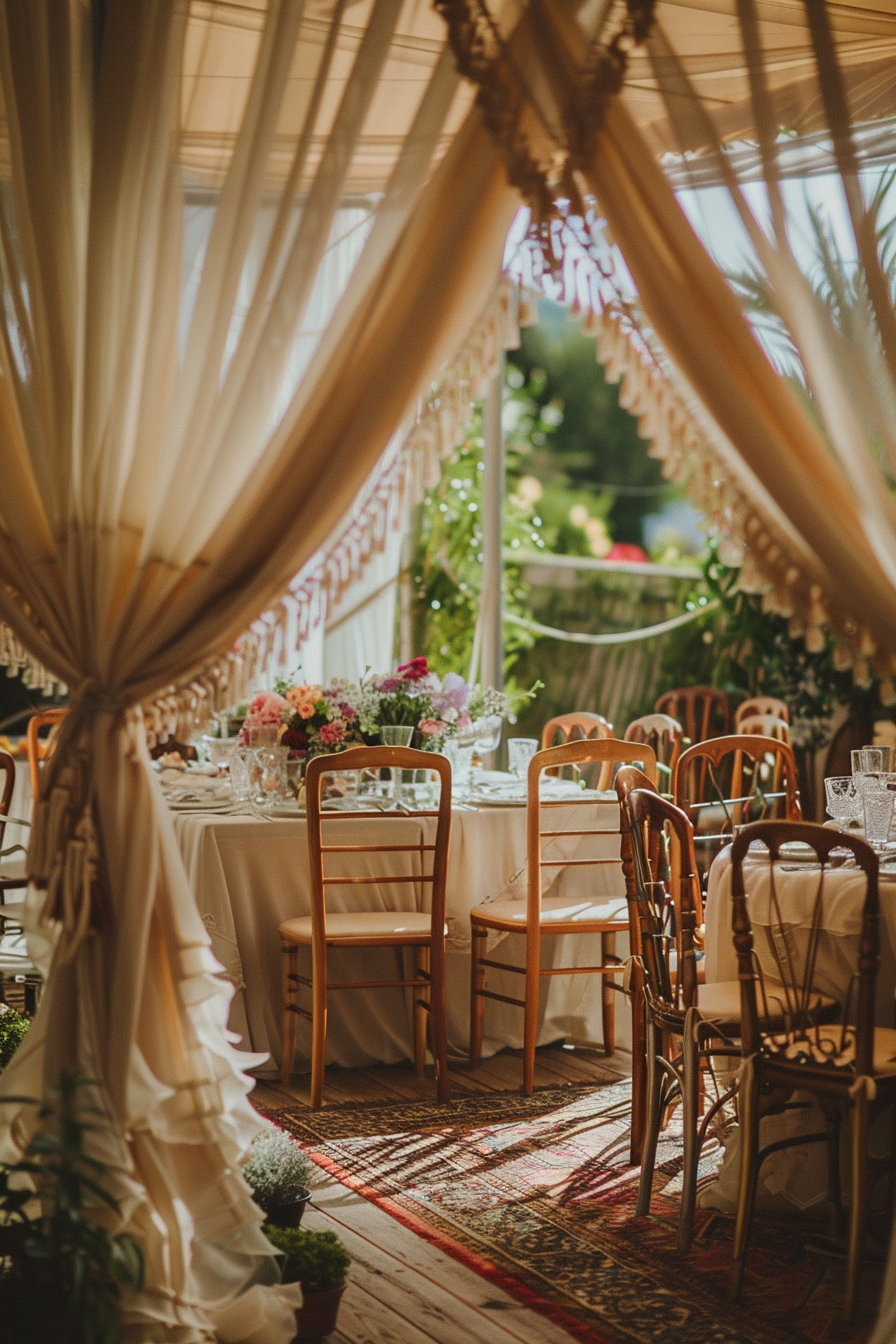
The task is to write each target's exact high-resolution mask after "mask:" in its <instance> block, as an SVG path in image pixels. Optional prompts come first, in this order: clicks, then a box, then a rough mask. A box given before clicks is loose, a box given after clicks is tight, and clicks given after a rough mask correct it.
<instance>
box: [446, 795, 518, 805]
mask: <svg viewBox="0 0 896 1344" xmlns="http://www.w3.org/2000/svg"><path fill="white" fill-rule="evenodd" d="M458 801H459V802H467V803H472V805H473V806H474V807H525V806H526V800H525V798H499V797H496V796H489V795H488V794H478V793H474V794H473V796H472V797H471V798H462V799H458Z"/></svg>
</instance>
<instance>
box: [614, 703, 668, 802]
mask: <svg viewBox="0 0 896 1344" xmlns="http://www.w3.org/2000/svg"><path fill="white" fill-rule="evenodd" d="M681 738H682V728H681V724H680V723H679V722H678V720H677V719H673V718H672V716H671V714H644V715H643V716H642V717H641V718H640V719H632V721H631V723H630V724H629V726H628V727H627V728H626V730H625V733H624V734H623V741H624V742H646V743H647V744H648V745H649V746H651V747H653V750H654V754H655V755H656V765H657V770H658V771H659V772H660V775H661V776H665V780H664V785H665V786H666V787H668V786H669V785H671V781H672V771H673V769H674V767H675V762H676V761H677V760H678V758H679V756H680V755H681Z"/></svg>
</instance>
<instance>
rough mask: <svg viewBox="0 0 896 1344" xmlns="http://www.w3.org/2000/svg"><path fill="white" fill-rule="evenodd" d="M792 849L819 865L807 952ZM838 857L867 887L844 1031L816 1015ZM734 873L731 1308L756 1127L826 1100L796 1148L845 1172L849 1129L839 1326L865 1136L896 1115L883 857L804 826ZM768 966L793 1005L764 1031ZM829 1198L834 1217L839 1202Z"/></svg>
mask: <svg viewBox="0 0 896 1344" xmlns="http://www.w3.org/2000/svg"><path fill="white" fill-rule="evenodd" d="M754 841H761V842H762V843H763V844H764V845H766V846H767V847H768V862H769V865H770V868H771V872H770V884H771V885H770V891H771V900H770V903H769V904H770V910H769V915H768V918H769V919H770V920H771V921H772V922H771V924H770V925H769V927H768V928H766V929H765V931H764V937H763V938H760V939H754V936H753V929H752V927H751V922H750V913H749V906H748V901H747V897H746V889H745V883H744V859H745V857H746V854H747V851H748V849H749V847H750V845H751V844H752V843H753V842H754ZM794 841H799V842H800V843H801V844H803V845H809V846H811V848H812V849H813V850H814V851H815V854H816V858H817V862H818V867H817V868H816V869H814V870H813V871H812V874H811V877H812V883H813V893H814V897H813V902H812V906H811V908H812V912H813V913H812V917H811V921H810V923H809V926H808V928H804V929H802V933H803V937H802V939H801V940H799V939H797V938H796V937H795V926H794V922H793V919H792V912H788V910H787V908H786V906H784V907H783V908H782V904H781V902H780V900H779V897H778V893H777V890H776V887H775V881H774V877H775V864H777V863H778V862H779V860H780V859H781V847H782V846H783V845H785V844H790V843H792V842H794ZM835 848H836V849H844V848H845V849H849V850H851V851H852V855H853V857H854V859H855V862H856V865H857V867H858V869H859V871H860V873H861V876H862V878H863V879H864V885H865V893H864V902H863V907H862V922H861V932H860V935H859V944H858V948H857V951H856V963H857V964H856V970H855V973H854V975H853V977H852V980H851V982H850V989H849V992H848V994H847V996H846V1003H845V1005H844V1011H843V1022H842V1024H841V1025H835V1024H833V1023H830V1022H826V1021H822V1022H819V1020H818V1018H817V1017H816V1016H814V1015H813V1013H812V1011H811V1008H812V1003H813V995H814V993H815V987H814V984H813V975H814V972H815V967H816V959H817V952H818V943H819V935H820V934H821V932H822V931H823V928H824V918H825V904H826V902H825V895H826V891H825V879H826V877H828V878H829V877H830V875H829V874H828V873H827V862H828V859H829V858H830V854H831V851H832V850H833V849H835ZM752 861H755V859H753V860H752ZM731 862H732V898H733V905H732V924H733V930H734V944H735V948H736V950H737V962H738V976H739V978H740V985H741V1024H742V1025H741V1048H742V1052H743V1057H744V1060H745V1061H747V1063H746V1065H745V1069H744V1071H743V1081H742V1084H741V1092H740V1106H739V1118H740V1127H741V1178H740V1188H739V1191H738V1207H737V1218H736V1222H735V1231H734V1251H733V1256H734V1262H733V1265H732V1273H731V1284H730V1290H731V1295H732V1296H733V1297H735V1298H737V1297H738V1296H739V1295H740V1291H741V1284H742V1279H743V1270H744V1262H745V1259H746V1254H747V1247H748V1244H749V1238H750V1227H751V1222H752V1216H753V1206H754V1203H755V1199H756V1184H757V1178H758V1173H759V1167H760V1165H761V1163H762V1161H763V1159H764V1158H765V1157H766V1156H767V1154H768V1152H769V1151H770V1149H769V1148H761V1147H760V1134H759V1124H760V1119H761V1117H762V1116H763V1115H764V1114H766V1113H768V1112H769V1110H770V1109H772V1108H773V1107H774V1103H775V1099H776V1097H780V1096H790V1095H792V1094H793V1093H794V1092H809V1093H810V1094H812V1095H814V1096H815V1097H816V1098H817V1099H818V1100H819V1102H820V1104H821V1108H822V1111H823V1112H824V1113H825V1118H826V1120H827V1121H828V1124H829V1125H830V1128H829V1129H828V1130H826V1131H825V1132H823V1133H819V1134H815V1135H805V1136H803V1137H802V1139H801V1140H800V1141H801V1142H812V1141H815V1142H824V1143H826V1144H827V1145H828V1147H829V1152H830V1167H829V1170H830V1171H831V1173H832V1176H835V1175H837V1174H838V1172H839V1160H838V1157H839V1147H840V1134H839V1127H840V1122H841V1119H842V1118H844V1117H845V1118H847V1119H848V1122H849V1130H850V1152H851V1170H850V1175H849V1183H850V1211H849V1235H848V1242H847V1258H846V1291H845V1295H844V1308H843V1314H844V1317H845V1318H846V1320H850V1319H851V1318H852V1315H853V1311H854V1308H855V1302H856V1293H857V1289H858V1281H859V1268H860V1261H861V1255H862V1245H863V1233H864V1223H865V1214H866V1210H867V1188H866V1187H867V1176H866V1172H867V1164H868V1126H869V1122H870V1118H871V1116H872V1114H873V1113H874V1112H876V1111H877V1110H879V1109H881V1108H882V1107H884V1106H890V1107H892V1106H893V1105H894V1103H896V1031H894V1030H893V1029H892V1028H884V1027H875V1024H874V1014H875V986H876V980H877V973H878V966H879V964H880V902H879V893H878V857H877V855H876V854H875V853H874V851H873V850H872V849H871V847H870V845H868V844H866V843H865V841H864V840H860V839H858V838H857V837H856V836H853V835H850V834H848V833H846V832H842V831H835V830H831V829H830V828H828V827H826V826H818V825H814V824H812V823H809V822H803V823H802V824H793V823H790V822H786V821H766V822H759V823H757V824H755V825H753V826H747V827H745V828H744V830H743V831H742V832H741V833H740V834H739V835H738V836H737V838H736V839H735V841H734V844H733V846H732V851H731ZM807 876H808V874H807ZM834 880H835V881H836V877H835V878H834ZM769 965H771V967H772V968H773V972H774V975H775V976H776V977H777V978H778V979H779V980H780V981H781V982H782V984H783V986H784V989H785V992H786V997H787V1004H788V1012H787V1017H786V1021H785V1022H775V1023H774V1024H773V1025H772V1026H770V1025H769V1024H768V1023H767V1022H764V1021H763V1015H762V1008H763V1005H764V1003H765V1001H766V999H767V997H768V974H767V973H766V972H765V971H764V969H763V967H764V966H765V967H768V966H769ZM854 990H855V991H856V992H855V993H853V991H854ZM794 1142H796V1140H794ZM772 1146H780V1145H772ZM831 1193H832V1195H833V1196H834V1197H836V1199H837V1205H838V1208H839V1204H840V1200H839V1190H834V1191H832V1192H831Z"/></svg>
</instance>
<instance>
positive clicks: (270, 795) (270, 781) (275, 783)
mask: <svg viewBox="0 0 896 1344" xmlns="http://www.w3.org/2000/svg"><path fill="white" fill-rule="evenodd" d="M288 755H289V752H288V750H287V748H286V747H257V748H256V749H255V750H254V751H253V752H252V753H251V756H252V766H251V767H250V769H251V772H252V774H253V779H254V784H255V803H256V805H257V806H258V807H273V806H274V805H275V804H276V803H278V802H282V800H283V795H284V791H285V788H286V758H287V756H288Z"/></svg>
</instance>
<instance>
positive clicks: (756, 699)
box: [734, 695, 790, 733]
mask: <svg viewBox="0 0 896 1344" xmlns="http://www.w3.org/2000/svg"><path fill="white" fill-rule="evenodd" d="M754 714H773V715H774V716H775V718H776V719H783V720H784V722H785V723H787V724H789V723H790V710H789V709H788V707H787V705H786V704H785V703H784V701H783V700H778V699H777V698H776V697H775V696H774V695H752V696H750V698H749V700H743V701H742V702H741V703H740V704H739V705H738V707H737V709H736V710H735V711H734V731H735V732H736V733H739V732H741V731H742V729H741V726H740V725H741V722H742V721H743V720H744V719H750V718H752V717H753V715H754Z"/></svg>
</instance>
